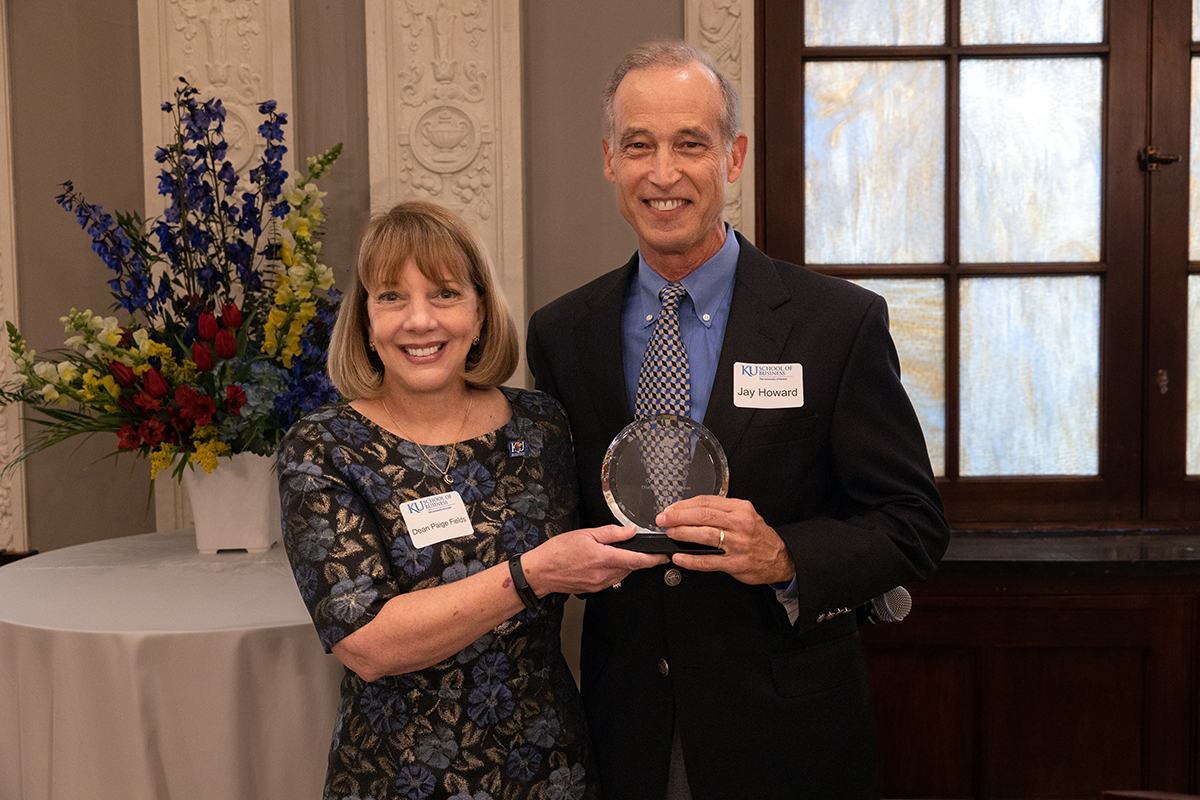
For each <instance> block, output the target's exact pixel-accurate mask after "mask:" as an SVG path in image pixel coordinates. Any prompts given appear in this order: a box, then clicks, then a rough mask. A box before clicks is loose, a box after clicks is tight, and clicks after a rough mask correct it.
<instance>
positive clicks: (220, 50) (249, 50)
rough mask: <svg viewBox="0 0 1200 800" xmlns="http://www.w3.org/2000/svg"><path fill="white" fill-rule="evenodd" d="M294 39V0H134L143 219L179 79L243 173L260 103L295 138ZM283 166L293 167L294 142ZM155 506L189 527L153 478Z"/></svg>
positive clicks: (175, 493) (258, 147)
mask: <svg viewBox="0 0 1200 800" xmlns="http://www.w3.org/2000/svg"><path fill="white" fill-rule="evenodd" d="M292 38H293V37H292V6H291V0H138V49H139V51H140V56H141V78H142V149H143V156H144V157H143V159H142V163H143V164H145V165H146V167H145V169H146V172H145V187H146V189H145V197H146V217H147V219H153V218H155V217H157V216H158V215H159V214H160V213H162V210H163V208H164V206H165V202H164V198H163V197H162V196H160V195H159V194H158V173H159V170H158V165H157V164H156V163H155V161H154V159H153V155H154V151H155V150H156V149H157V148H158V147H159V146H160V145H162V144H163V143H164V142H166V141H168V139H169V138H170V137H171V136H172V120H171V115H169V114H165V113H163V112H162V111H161V110H160V108H161V105H162V103H163V102H165V101H170V100H172V99H173V98H174V96H175V90H176V88H178V87H179V78H180V77H183V78H186V79H187V80H188V82H189V83H190V84H191V85H192V86H195V87H196V89H198V90H199V95H198V98H199V99H201V100H207V99H208V98H210V97H218V98H220V99H221V103H222V104H223V105H224V106H225V114H226V116H225V137H226V140H227V141H228V143H229V151H228V153H229V155H228V158H229V160H230V161H231V162H232V163H233V165H234V167H236V168H237V170H238V172H239V173H240V174H243V175H244V174H245V173H246V172H247V171H248V170H249V169H250V168H252V167H253V166H254V165H255V163H257V161H258V159H259V157H260V156H261V155H262V144H261V140H260V139H259V138H258V137H257V135H256V131H257V130H258V126H259V123H260V121H261V119H262V115H261V114H259V113H258V106H259V104H260V103H262V102H263V101H266V100H275V101H276V102H277V103H278V106H279V110H280V111H282V112H286V113H287V114H288V118H289V126H288V127H287V128H285V129H284V132H285V135H286V136H287V140H288V142H289V143H291V142H294V139H295V136H294V128H293V127H291V125H290V123H291V121H292V120H293V119H294V118H295V116H294V113H295V106H294V97H295V90H294V77H293V69H292ZM283 167H284V169H286V170H287V171H288V172H289V173H292V172H294V156H293V147H291V146H289V149H288V152H287V154H286V155H285V156H284V159H283ZM154 505H155V515H156V524H157V527H158V529H159V530H162V531H167V530H179V529H182V528H188V527H191V525H192V517H191V507H190V506H189V505H188V502H187V495H186V493H185V492H184V491H183V488H182V487H181V486H179V485H178V484H176V483H174V482H172V481H171V480H170V479H169V478H164V479H163V480H159V481H156V483H155V492H154Z"/></svg>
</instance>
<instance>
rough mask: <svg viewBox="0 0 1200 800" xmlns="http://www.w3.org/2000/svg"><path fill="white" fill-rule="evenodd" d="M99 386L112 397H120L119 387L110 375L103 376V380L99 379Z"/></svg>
mask: <svg viewBox="0 0 1200 800" xmlns="http://www.w3.org/2000/svg"><path fill="white" fill-rule="evenodd" d="M100 385H101V386H103V387H104V389H105V390H106V391H107V392H108V393H109V395H111V396H112V397H120V396H121V387H120V386H118V385H117V382H116V380H115V379H114V378H113V376H112V375H105V376H104V377H103V378H101V379H100Z"/></svg>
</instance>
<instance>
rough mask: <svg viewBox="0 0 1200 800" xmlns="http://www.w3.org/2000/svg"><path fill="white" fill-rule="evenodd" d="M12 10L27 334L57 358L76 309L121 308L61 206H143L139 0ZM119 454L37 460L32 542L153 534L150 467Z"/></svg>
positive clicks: (100, 451) (32, 3) (42, 545)
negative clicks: (77, 198) (80, 199)
mask: <svg viewBox="0 0 1200 800" xmlns="http://www.w3.org/2000/svg"><path fill="white" fill-rule="evenodd" d="M8 13H9V27H8V33H9V43H8V46H9V53H10V59H9V79H10V86H11V94H12V141H13V161H14V164H13V184H14V193H15V198H16V208H15V214H14V221H15V224H16V236H17V241H16V244H17V264H18V270H19V279H18V280H19V292H18V297H19V304H20V314H21V319H20V327H21V330H22V332H23V333H24V334H25V335H26V337H27V338H28V339H29V342H30V345H31V346H32V347H33V348H34V349H35V350H38V351H41V352H45V351H46V350H49V349H51V348H54V347H61V346H62V342H63V339H64V334H63V326H62V325H61V324H60V323H59V321H58V320H59V317H61V316H62V315H64V314H66V313H67V312H68V311H69V310H70V309H71V307H72V306H74V307H76V308H79V309H84V308H91V309H92V310H93V311H96V312H101V311H106V309H107V308H108V307H109V305H110V303H111V301H112V298H111V297H109V295H108V293H107V291H106V287H105V282H106V281H107V280H108V279H109V278H110V277H112V274H111V273H110V272H109V271H108V269H107V268H106V267H105V266H104V264H103V262H101V261H100V259H99V258H97V257H96V256H95V255H94V254H93V253H92V251H91V238H90V237H89V236H88V235H87V234H86V233H84V232H83V231H81V230H80V229H79V226H78V225H77V224H76V222H75V217H74V216H73V215H71V214H68V213H66V212H65V211H63V210H61V209H60V208H58V206H56V205H55V204H54V197H55V195H57V194H58V193H59V188H58V185H59V184H60V183H62V182H63V181H65V180H68V179H70V180H72V181H74V182H75V186H76V188H77V189H79V190H80V191H83V192H85V193H86V195H87V196H88V198H89V199H90V200H91V201H92V202H98V203H101V204H102V205H103V206H104V207H105V209H106V210H109V211H111V210H114V209H123V210H124V209H129V210H138V211H141V210H142V202H143V198H142V168H141V164H140V151H141V123H140V120H141V115H140V109H139V105H140V103H141V101H140V98H139V91H140V89H139V82H138V43H137V4H136V0H111V2H106V3H93V2H87V0H10V2H9V3H8ZM4 355H5V357H7V353H5V354H4ZM114 449H115V440H114V439H112V438H111V437H95V438H94V439H93V440H91V441H88V442H85V443H83V444H82V446H77V443H74V442H72V443H68V444H63V445H59V446H57V447H56V448H54V449H52V450H49V451H47V452H45V453H42V454H39V455H36V456H33V457H32V458H30V459H29V460H28V462H27V472H26V477H27V481H28V482H27V487H28V490H27V500H28V521H29V544H30V547H32V548H33V549H36V550H42V551H45V550H50V549H53V548H56V547H63V546H65V545H70V544H77V543H80V542H85V541H91V540H94V539H104V538H110V537H113V536H123V535H127V534H130V533H139V532H144V531H149V530H153V528H154V513H153V512H154V510H153V506H152V505H148V503H147V500H148V489H149V469H148V468H147V466H146V464H145V463H143V462H141V461H135V460H134V459H132V458H128V457H126V458H122V459H120V460H119V461H115V462H114V461H113V460H102V459H103V458H104V456H105V455H106V454H108V453H109V452H111V451H112V450H114Z"/></svg>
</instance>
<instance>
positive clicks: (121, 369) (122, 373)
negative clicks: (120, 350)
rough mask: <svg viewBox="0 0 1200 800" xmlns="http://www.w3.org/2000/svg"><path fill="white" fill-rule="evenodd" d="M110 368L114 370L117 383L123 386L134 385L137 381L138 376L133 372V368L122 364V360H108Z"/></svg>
mask: <svg viewBox="0 0 1200 800" xmlns="http://www.w3.org/2000/svg"><path fill="white" fill-rule="evenodd" d="M108 368H109V369H110V370H112V374H113V376H114V377H115V378H116V379H117V383H119V384H121V385H122V386H133V384H134V383H135V382H136V381H137V376H135V375H134V374H133V370H132V369H130V368H129V367H127V366H125V365H124V364H122V363H121V362H120V361H110V362H108Z"/></svg>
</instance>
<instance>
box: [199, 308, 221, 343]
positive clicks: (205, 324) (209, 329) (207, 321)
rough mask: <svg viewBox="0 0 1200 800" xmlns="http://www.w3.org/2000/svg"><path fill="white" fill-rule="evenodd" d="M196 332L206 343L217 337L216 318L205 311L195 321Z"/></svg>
mask: <svg viewBox="0 0 1200 800" xmlns="http://www.w3.org/2000/svg"><path fill="white" fill-rule="evenodd" d="M196 332H197V333H198V334H199V335H200V338H201V339H203V340H204V341H206V342H211V341H212V340H213V338H214V337H215V336H216V335H217V318H216V317H214V316H213V315H212V313H210V312H208V311H205V312H204V313H203V314H201V315H200V318H199V319H197V320H196Z"/></svg>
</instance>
